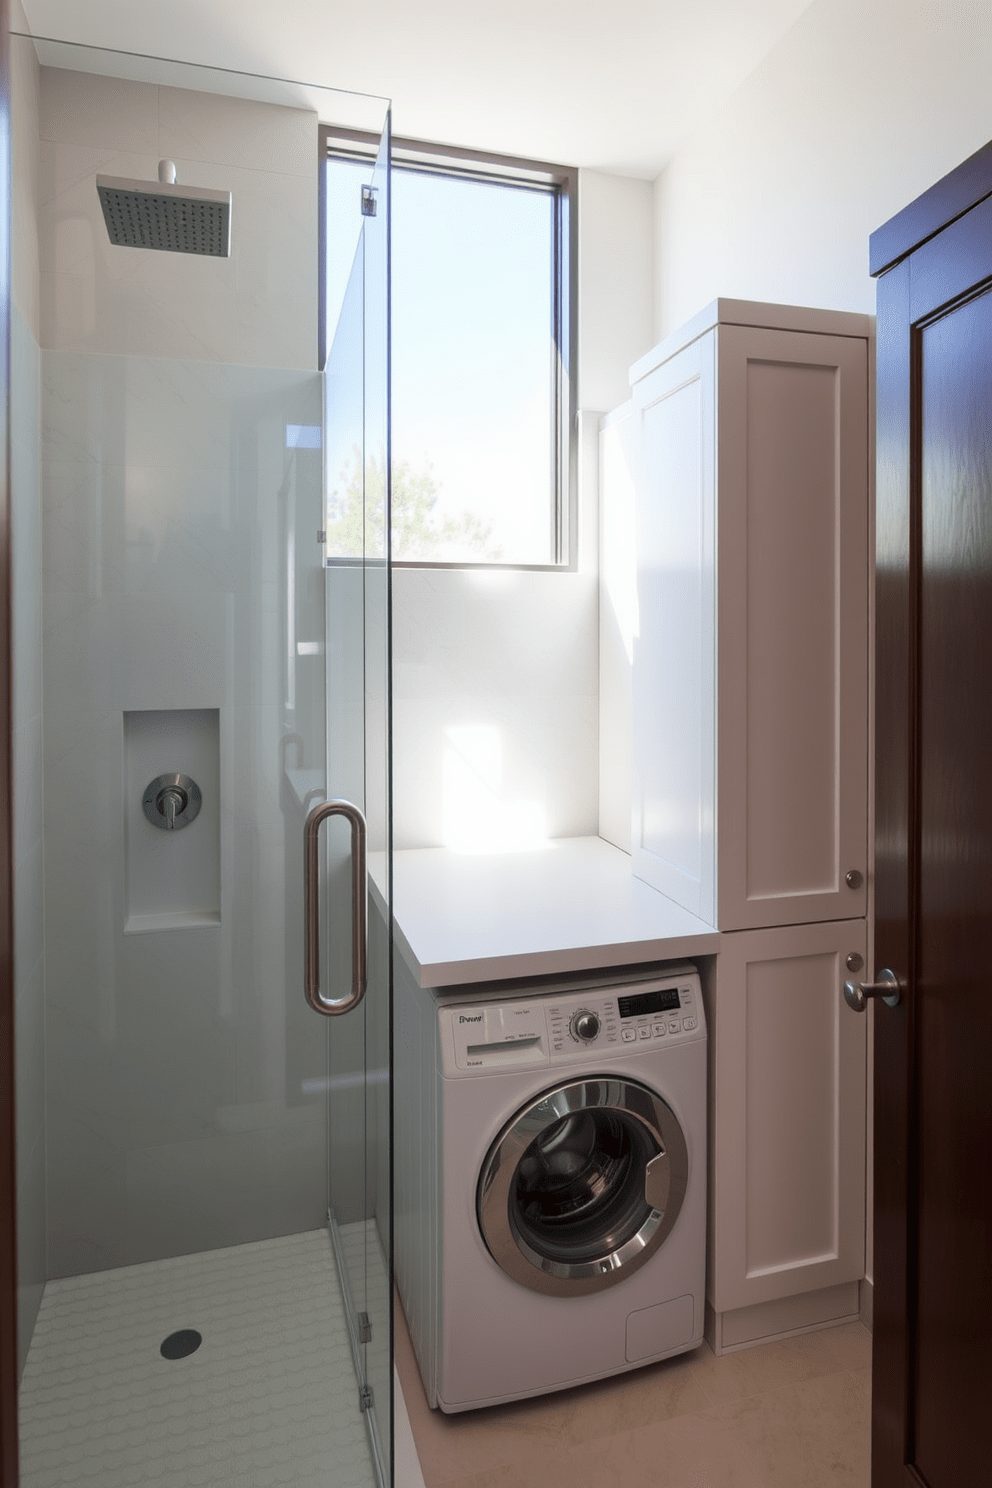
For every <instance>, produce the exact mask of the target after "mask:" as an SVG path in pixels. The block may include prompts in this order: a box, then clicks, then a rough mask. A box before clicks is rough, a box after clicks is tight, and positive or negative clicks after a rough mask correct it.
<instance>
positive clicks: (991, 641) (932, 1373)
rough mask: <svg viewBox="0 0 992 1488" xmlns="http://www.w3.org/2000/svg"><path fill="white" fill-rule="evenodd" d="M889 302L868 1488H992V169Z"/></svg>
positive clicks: (887, 249)
mask: <svg viewBox="0 0 992 1488" xmlns="http://www.w3.org/2000/svg"><path fill="white" fill-rule="evenodd" d="M872 272H873V273H875V274H879V275H880V277H879V283H878V555H877V558H878V588H877V618H878V628H877V653H876V662H877V690H876V748H877V770H876V780H877V833H876V838H877V840H876V857H877V863H876V896H875V904H876V954H875V961H876V970H877V969H879V968H881V967H883V966H889V967H891V968H892V970H894V971H895V972H896V973H897V974H898V975H899V976H900V977H902V978H904V979H905V982H906V988H905V996H904V999H903V1002H902V1004H901V1005H900V1006H899V1007H898V1008H895V1009H890V1008H887V1007H884V1006H881V1005H878V1006H877V1007H876V1021H875V1037H876V1045H875V1103H876V1118H875V1185H876V1191H875V1257H874V1271H875V1349H874V1369H873V1442H872V1484H873V1488H897V1485H899V1488H903V1485H908V1484H911V1483H912V1484H917V1485H919V1484H921V1483H922V1484H925V1485H927V1488H984V1485H986V1484H988V1483H989V1482H990V1481H992V1447H990V1445H989V1442H988V1437H987V1429H986V1426H987V1421H988V1418H989V1410H990V1407H992V1352H990V1348H992V149H987V150H985V151H982V152H980V153H979V155H977V156H974V157H972V159H971V160H970V161H967V162H966V163H965V165H964V166H962V167H960V169H959V170H958V171H956V172H953V173H952V175H951V176H949V177H948V178H946V180H945V181H943V182H941V183H939V184H938V185H937V186H936V187H934V188H933V189H932V190H931V191H930V192H927V193H926V194H925V195H924V196H923V197H921V198H920V199H919V200H918V201H917V202H915V203H913V204H912V205H911V206H910V207H908V208H907V209H906V211H905V212H903V213H900V215H899V217H897V218H895V219H893V221H892V222H890V223H888V224H886V226H885V227H884V228H881V229H880V230H879V232H878V233H876V234H875V235H874V237H873V238H872Z"/></svg>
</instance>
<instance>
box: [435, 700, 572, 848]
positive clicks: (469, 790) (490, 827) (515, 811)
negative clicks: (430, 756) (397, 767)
mask: <svg viewBox="0 0 992 1488" xmlns="http://www.w3.org/2000/svg"><path fill="white" fill-rule="evenodd" d="M444 737H445V744H444V756H443V759H442V764H441V792H442V795H441V801H442V806H441V810H442V833H443V838H444V845H445V846H446V847H449V848H451V849H452V851H454V852H462V853H493V852H534V851H537V850H538V849H540V848H546V847H548V846H550V843H549V841H548V831H547V813H546V810H545V804H544V802H543V801H538V800H527V799H523V800H521V799H514V798H512V797H510V796H508V795H507V794H506V793H505V790H504V786H503V763H504V761H503V735H502V732H501V730H500V729H498V728H496V727H494V726H493V725H492V724H466V725H459V726H455V727H452V728H447V729H445V731H444Z"/></svg>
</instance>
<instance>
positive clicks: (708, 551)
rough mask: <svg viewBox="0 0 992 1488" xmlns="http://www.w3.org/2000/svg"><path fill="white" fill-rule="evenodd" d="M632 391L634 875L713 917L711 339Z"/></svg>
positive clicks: (711, 920)
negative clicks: (636, 437) (636, 438)
mask: <svg viewBox="0 0 992 1488" xmlns="http://www.w3.org/2000/svg"><path fill="white" fill-rule="evenodd" d="M648 383H649V385H648V386H644V387H642V388H641V389H640V390H639V396H638V407H639V412H640V446H641V459H640V463H639V466H638V493H637V524H636V552H637V602H638V618H637V631H636V637H635V641H634V664H633V696H632V722H633V751H632V770H631V776H632V798H633V810H632V815H631V854H632V858H633V866H634V872H635V874H636V875H637V876H638V877H639V878H643V879H644V880H645V882H647V883H650V884H651V886H652V887H653V888H655V889H658V890H660V891H661V893H663V894H667V895H668V896H669V897H670V898H672V899H674V900H676V902H677V903H679V904H681V905H683V906H684V907H685V908H686V909H689V910H690V911H691V913H693V914H695V915H698V916H699V918H700V919H703V920H706V921H707V922H709V923H711V924H715V923H716V920H715V918H714V867H715V857H714V840H713V803H714V788H715V776H714V768H715V730H714V722H715V720H714V696H713V679H714V662H715V645H716V635H715V629H714V625H715V618H716V616H715V592H714V538H715V527H714V516H715V511H714V466H713V460H714V443H713V429H714V338H713V335H712V334H710V335H709V336H706V337H703V338H702V339H701V340H700V341H696V342H694V343H693V344H692V345H691V346H689V347H687V348H686V350H685V351H683V352H682V353H681V354H680V355H679V356H677V357H675V358H673V359H672V361H671V362H669V363H667V364H666V365H665V367H664V368H662V369H661V372H660V374H659V375H657V376H655V377H654V378H651V379H648Z"/></svg>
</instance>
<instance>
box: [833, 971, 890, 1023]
mask: <svg viewBox="0 0 992 1488" xmlns="http://www.w3.org/2000/svg"><path fill="white" fill-rule="evenodd" d="M870 997H880V998H881V999H882V1001H883V1002H884V1003H885V1005H886V1007H898V1006H899V1003H900V1002H901V1001H902V982H900V980H899V978H898V977H897V976H896V974H895V972H894V971H892V970H890V968H889V967H888V966H883V967H882V970H881V971H880V972H879V973H878V977H877V979H876V980H875V981H874V982H845V983H844V1001H845V1002H846V1003H847V1005H848V1007H849V1008H853V1009H854V1011H855V1012H856V1013H863V1012H864V1010H865V1008H866V1007H867V1006H868V999H869V998H870Z"/></svg>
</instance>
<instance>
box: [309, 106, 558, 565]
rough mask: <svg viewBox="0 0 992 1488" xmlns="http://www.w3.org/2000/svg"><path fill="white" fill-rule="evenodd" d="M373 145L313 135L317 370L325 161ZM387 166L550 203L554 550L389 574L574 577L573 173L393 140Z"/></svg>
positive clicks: (323, 337) (337, 132)
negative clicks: (544, 197)
mask: <svg viewBox="0 0 992 1488" xmlns="http://www.w3.org/2000/svg"><path fill="white" fill-rule="evenodd" d="M378 145H379V139H378V137H377V136H376V135H374V134H368V133H365V132H363V131H360V130H351V129H338V128H335V127H334V126H333V125H328V124H321V125H320V129H319V141H318V146H319V155H318V158H319V163H320V166H321V169H320V171H319V232H320V245H319V265H320V270H319V274H318V281H319V315H318V323H319V329H318V337H319V346H318V366H319V367H320V368H321V369H323V367H324V364H325V361H326V356H327V352H328V350H329V348H328V346H327V344H326V342H327V337H328V334H329V328H328V326H327V324H326V319H327V306H326V303H325V274H324V268H323V265H324V260H325V255H326V243H325V237H324V234H325V226H324V223H325V184H324V183H325V175H324V170H323V166H324V163H325V162H326V161H327V160H328V159H329V158H334V157H336V158H339V159H342V160H351V161H354V162H355V163H361V162H366V161H367V162H369V163H370V164H371V163H372V161H373V160H374V159H375V152H376V150H377V148H378ZM390 166H391V167H394V168H396V169H399V170H407V171H414V172H423V173H424V174H428V175H438V176H445V175H447V176H455V177H458V178H460V179H462V180H477V181H484V182H490V183H492V184H496V185H498V184H500V183H504V184H506V185H508V186H512V185H518V186H519V185H524V186H527V185H530V186H532V187H533V188H534V189H535V190H541V191H545V192H547V193H548V194H549V195H550V196H551V197H552V198H553V202H554V211H553V218H552V221H553V231H552V239H553V242H552V265H551V269H552V327H551V331H552V344H553V347H554V349H555V352H556V355H554V356H553V373H552V399H553V423H554V427H553V430H552V440H553V447H554V469H553V472H552V490H551V511H550V517H551V523H552V534H551V536H552V544H551V545H552V551H553V553H554V558H553V560H552V561H551V562H550V563H513V562H501V561H494V560H487V561H483V562H478V563H476V562H470V561H466V562H447V561H444V560H441V559H430V558H416V559H409V558H394V559H393V560H392V563H393V567H394V568H414V569H416V568H434V569H455V570H458V569H466V570H472V569H483V570H487V569H493V570H497V571H507V570H509V571H517V572H525V573H526V572H531V573H575V572H576V571H577V569H578V404H577V382H578V378H577V372H578V348H577V332H578V320H579V291H578V282H579V279H578V247H579V235H578V214H577V210H576V208H577V201H578V179H579V173H578V170H577V169H576V168H575V167H573V166H562V165H552V164H550V163H549V162H547V161H540V160H530V159H525V158H523V157H521V156H516V155H501V154H494V153H492V152H490V151H485V150H470V149H462V148H460V147H459V146H455V145H441V144H435V143H432V142H429V141H426V140H417V139H411V138H408V137H405V136H394V137H393V139H392V140H391V143H390Z"/></svg>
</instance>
